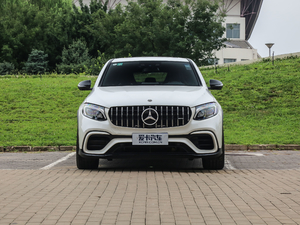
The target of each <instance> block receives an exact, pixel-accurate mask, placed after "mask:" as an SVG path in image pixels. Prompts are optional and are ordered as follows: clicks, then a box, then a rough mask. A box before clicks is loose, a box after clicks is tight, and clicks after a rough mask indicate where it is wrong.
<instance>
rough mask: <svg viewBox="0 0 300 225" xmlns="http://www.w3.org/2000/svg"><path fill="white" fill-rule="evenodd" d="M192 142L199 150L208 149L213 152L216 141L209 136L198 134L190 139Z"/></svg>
mask: <svg viewBox="0 0 300 225" xmlns="http://www.w3.org/2000/svg"><path fill="white" fill-rule="evenodd" d="M190 141H191V142H193V144H194V145H195V146H196V147H197V148H199V149H203V150H204V149H206V150H211V149H214V141H213V138H212V137H211V136H210V135H209V134H197V135H193V136H192V137H191V138H190Z"/></svg>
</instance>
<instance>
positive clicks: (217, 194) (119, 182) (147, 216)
mask: <svg viewBox="0 0 300 225" xmlns="http://www.w3.org/2000/svg"><path fill="white" fill-rule="evenodd" d="M0 179H1V182H0V224H1V225H2V224H16V225H22V224H26V225H37V224H45V225H48V224H49V225H50V224H51V225H52V224H58V225H60V224H61V225H66V224H74V225H76V224H78V225H79V224H80V225H82V224H86V225H94V224H103V225H109V224H116V225H128V224H131V225H135V224H136V225H141V224H147V225H157V224H161V225H174V224H176V225H186V224H207V225H214V224H230V225H232V224H238V225H246V224H255V225H258V224H272V225H276V224H300V170H299V169H280V170H270V169H249V170H247V169H244V170H222V171H205V170H181V171H176V170H171V171H170V170H169V171H168V170H151V169H145V170H132V171H131V170H122V169H119V170H118V169H117V170H114V169H106V170H94V171H82V170H76V169H75V168H74V169H53V170H1V171H0Z"/></svg>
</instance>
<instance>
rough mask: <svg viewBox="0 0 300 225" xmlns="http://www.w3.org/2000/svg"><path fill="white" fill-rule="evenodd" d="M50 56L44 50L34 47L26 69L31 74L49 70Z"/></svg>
mask: <svg viewBox="0 0 300 225" xmlns="http://www.w3.org/2000/svg"><path fill="white" fill-rule="evenodd" d="M47 57H48V55H47V54H45V53H44V52H43V51H40V50H37V49H33V50H32V51H31V53H30V54H29V57H28V60H27V62H26V63H25V71H26V72H27V73H29V74H43V73H45V72H46V70H47V66H48V61H46V58H47Z"/></svg>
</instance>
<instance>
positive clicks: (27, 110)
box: [0, 58, 300, 146]
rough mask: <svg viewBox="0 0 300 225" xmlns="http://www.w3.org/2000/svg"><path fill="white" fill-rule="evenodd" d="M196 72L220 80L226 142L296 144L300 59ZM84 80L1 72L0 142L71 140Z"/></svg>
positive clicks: (218, 93) (299, 124)
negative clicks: (81, 84) (15, 74)
mask: <svg viewBox="0 0 300 225" xmlns="http://www.w3.org/2000/svg"><path fill="white" fill-rule="evenodd" d="M201 71H202V74H203V76H204V77H205V79H206V80H207V81H208V80H209V79H218V80H221V81H222V82H223V84H224V88H223V89H222V90H221V91H212V92H213V94H214V96H215V97H216V98H217V99H218V101H219V102H220V104H221V105H222V107H223V110H224V129H225V143H226V144H300V136H299V133H300V132H299V131H300V130H299V128H300V120H299V118H300V117H299V115H300V100H299V94H300V93H299V86H300V79H299V74H300V59H298V58H290V59H285V60H277V61H275V65H274V66H273V65H272V63H271V62H269V61H265V62H261V63H255V64H251V65H246V66H231V67H222V68H217V73H216V71H215V69H214V68H210V69H209V68H203V69H202V70H201ZM85 79H91V80H92V81H93V82H95V80H96V77H88V78H87V77H80V76H75V75H74V76H61V75H52V76H42V78H41V77H40V76H26V77H23V76H19V77H17V76H2V77H0V146H20V145H28V146H47V145H50V146H61V145H75V141H76V124H77V120H76V116H77V115H76V114H77V109H78V107H79V105H80V103H81V102H82V101H83V100H84V98H85V97H86V96H87V95H88V94H89V92H85V91H79V90H78V89H77V84H78V83H79V82H80V81H82V80H85Z"/></svg>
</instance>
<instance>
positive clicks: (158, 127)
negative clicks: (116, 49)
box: [76, 57, 225, 170]
mask: <svg viewBox="0 0 300 225" xmlns="http://www.w3.org/2000/svg"><path fill="white" fill-rule="evenodd" d="M209 83H210V84H209V87H208V86H207V85H206V83H205V80H204V78H203V76H202V75H201V72H200V71H199V68H198V67H197V65H196V64H195V63H194V62H193V61H192V60H190V59H185V58H173V57H132V58H117V59H111V60H109V61H108V62H107V63H106V64H105V65H104V67H103V68H102V70H101V71H100V74H99V76H98V78H97V80H96V82H95V84H94V85H93V87H91V86H92V84H91V81H90V80H85V81H82V82H80V83H79V84H78V88H79V89H80V90H89V91H91V92H90V94H89V95H88V96H87V98H86V99H85V100H84V102H83V103H82V104H81V105H80V107H79V110H78V132H77V150H76V163H77V167H78V168H79V169H96V168H98V164H99V159H107V160H113V159H116V158H133V157H136V158H145V157H146V158H153V159H155V158H159V159H161V158H163V159H166V160H172V159H174V158H176V157H180V158H188V159H191V160H192V159H195V158H202V164H203V168H204V169H216V170H219V169H222V168H223V167H224V154H225V149H224V135H223V111H222V108H221V106H220V104H219V103H218V102H217V100H216V99H215V98H214V97H213V95H212V94H211V92H210V90H214V89H215V90H220V89H222V87H223V84H222V82H221V81H218V80H210V81H209Z"/></svg>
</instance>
